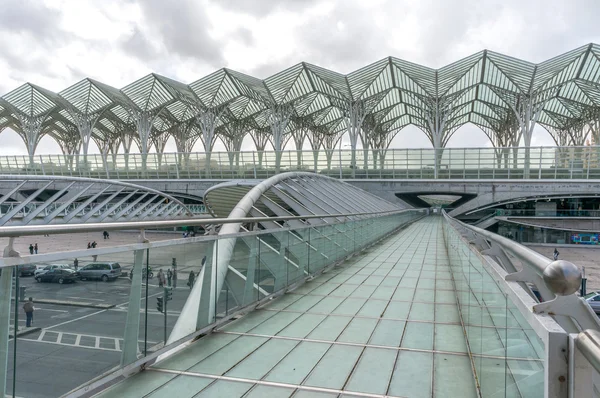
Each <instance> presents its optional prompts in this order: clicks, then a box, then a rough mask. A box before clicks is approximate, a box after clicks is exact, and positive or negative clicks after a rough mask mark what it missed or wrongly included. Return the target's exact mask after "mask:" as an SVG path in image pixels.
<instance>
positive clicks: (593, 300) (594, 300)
mask: <svg viewBox="0 0 600 398" xmlns="http://www.w3.org/2000/svg"><path fill="white" fill-rule="evenodd" d="M583 299H584V300H585V301H587V303H588V304H589V305H590V307H592V310H594V312H595V313H596V314H600V292H592V293H588V294H586V295H585V296H583Z"/></svg>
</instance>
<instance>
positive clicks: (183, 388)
mask: <svg viewBox="0 0 600 398" xmlns="http://www.w3.org/2000/svg"><path fill="white" fill-rule="evenodd" d="M150 373H151V372H150ZM212 382H214V379H209V378H206V377H198V376H186V375H180V376H177V377H175V378H173V379H171V380H170V381H169V382H168V383H166V384H164V385H163V386H162V387H159V388H157V389H156V390H154V392H153V393H152V394H150V395H148V396H147V397H148V398H173V397H177V398H191V397H193V396H195V395H196V394H198V393H199V392H200V391H202V390H203V389H204V388H206V386H208V385H209V384H210V383H212Z"/></svg>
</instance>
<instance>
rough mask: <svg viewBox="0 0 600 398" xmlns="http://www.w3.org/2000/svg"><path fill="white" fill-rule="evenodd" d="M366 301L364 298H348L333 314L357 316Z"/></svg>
mask: <svg viewBox="0 0 600 398" xmlns="http://www.w3.org/2000/svg"><path fill="white" fill-rule="evenodd" d="M366 301H367V300H366V299H364V298H347V299H346V300H344V302H343V303H341V304H340V305H339V306H338V307H337V308H336V309H335V310H333V312H332V313H333V314H338V315H356V313H357V312H358V311H359V310H360V309H361V308H362V306H363V305H364V304H365V302H366Z"/></svg>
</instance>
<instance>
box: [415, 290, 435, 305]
mask: <svg viewBox="0 0 600 398" xmlns="http://www.w3.org/2000/svg"><path fill="white" fill-rule="evenodd" d="M435 294H436V291H435V290H431V289H417V290H416V291H415V297H414V298H413V300H414V301H420V302H423V303H432V304H433V303H434V302H435Z"/></svg>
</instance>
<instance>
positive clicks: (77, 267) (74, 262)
mask: <svg viewBox="0 0 600 398" xmlns="http://www.w3.org/2000/svg"><path fill="white" fill-rule="evenodd" d="M73 268H75V271H77V270H78V269H79V260H77V259H75V260H73Z"/></svg>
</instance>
